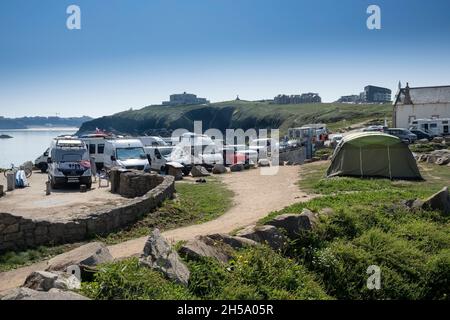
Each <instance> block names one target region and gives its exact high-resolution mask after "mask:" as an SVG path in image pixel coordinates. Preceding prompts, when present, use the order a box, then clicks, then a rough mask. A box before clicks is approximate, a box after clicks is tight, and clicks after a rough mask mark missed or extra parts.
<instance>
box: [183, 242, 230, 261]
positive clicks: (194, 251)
mask: <svg viewBox="0 0 450 320" xmlns="http://www.w3.org/2000/svg"><path fill="white" fill-rule="evenodd" d="M178 251H179V252H180V254H181V255H183V256H185V257H187V258H188V259H191V260H198V259H200V258H213V259H216V260H218V261H220V262H222V263H227V262H228V261H230V260H231V258H232V249H231V247H230V246H228V245H227V244H224V243H222V242H218V241H215V240H213V239H211V238H209V237H197V238H195V239H194V240H189V241H187V242H186V243H185V244H183V245H182V246H181V248H180V249H179V250H178Z"/></svg>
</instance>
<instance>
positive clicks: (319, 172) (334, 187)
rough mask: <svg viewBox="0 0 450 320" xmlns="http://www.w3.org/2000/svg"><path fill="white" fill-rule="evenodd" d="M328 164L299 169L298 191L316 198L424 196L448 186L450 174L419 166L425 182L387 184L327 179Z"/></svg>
mask: <svg viewBox="0 0 450 320" xmlns="http://www.w3.org/2000/svg"><path fill="white" fill-rule="evenodd" d="M328 166H329V162H326V163H318V164H317V163H313V164H308V165H304V166H302V167H301V171H300V176H301V180H300V181H299V183H298V184H299V187H300V188H301V189H302V190H304V191H307V192H310V193H315V194H325V195H327V194H337V193H340V192H359V191H379V190H406V191H410V192H414V193H417V194H418V195H423V194H424V191H427V192H428V193H429V192H436V191H438V190H440V189H442V188H443V187H445V186H447V185H448V184H449V182H450V170H449V169H448V167H446V166H438V165H433V164H427V163H419V164H418V166H419V170H420V173H421V174H422V177H423V178H424V181H404V180H392V181H391V180H389V179H381V178H363V179H361V178H354V177H334V178H326V177H325V175H326V170H327V168H328Z"/></svg>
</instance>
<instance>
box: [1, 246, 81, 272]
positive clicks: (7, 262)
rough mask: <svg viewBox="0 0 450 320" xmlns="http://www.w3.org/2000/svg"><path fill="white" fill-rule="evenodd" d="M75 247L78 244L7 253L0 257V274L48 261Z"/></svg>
mask: <svg viewBox="0 0 450 320" xmlns="http://www.w3.org/2000/svg"><path fill="white" fill-rule="evenodd" d="M77 246H79V244H66V245H61V246H54V247H46V246H40V247H38V248H36V249H29V250H25V251H20V252H7V253H5V254H2V255H0V272H5V271H10V270H13V269H17V268H19V267H24V266H27V265H30V264H33V263H36V262H39V261H43V260H46V259H50V258H51V257H54V256H56V255H58V254H61V253H64V252H66V251H69V250H72V249H74V248H76V247H77Z"/></svg>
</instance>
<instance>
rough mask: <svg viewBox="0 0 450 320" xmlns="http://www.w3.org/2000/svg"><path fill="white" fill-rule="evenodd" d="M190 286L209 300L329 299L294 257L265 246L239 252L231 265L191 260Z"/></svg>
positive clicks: (195, 292)
mask: <svg viewBox="0 0 450 320" xmlns="http://www.w3.org/2000/svg"><path fill="white" fill-rule="evenodd" d="M189 266H190V270H191V280H190V284H189V288H190V290H191V292H192V293H193V294H195V295H198V296H201V297H203V298H207V299H253V300H254V299H328V298H329V297H328V296H327V295H326V294H325V292H324V291H323V289H322V288H321V287H320V285H319V284H318V283H317V282H316V281H315V279H314V277H313V276H312V275H311V274H310V273H309V272H308V271H307V270H306V268H304V267H303V266H301V265H298V264H296V263H295V262H294V261H293V260H291V259H288V258H285V257H282V256H281V255H279V254H278V253H276V252H274V251H273V250H271V249H270V248H267V247H264V246H261V247H256V248H250V249H245V250H242V251H239V252H238V253H237V254H236V259H235V260H234V261H232V262H231V263H230V264H229V265H226V266H224V265H221V264H220V263H219V262H216V261H213V260H210V259H205V260H202V261H197V262H191V263H190V265H189Z"/></svg>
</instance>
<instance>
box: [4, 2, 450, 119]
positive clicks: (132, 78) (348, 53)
mask: <svg viewBox="0 0 450 320" xmlns="http://www.w3.org/2000/svg"><path fill="white" fill-rule="evenodd" d="M70 4H76V5H79V6H80V8H81V24H82V29H81V30H68V29H67V28H66V19H67V17H68V15H67V14H66V8H67V7H68V6H69V5H70ZM370 4H376V5H379V6H380V8H381V19H382V29H381V30H368V29H367V27H366V20H367V17H368V14H367V13H366V9H367V7H368V6H369V5H370ZM449 56H450V1H447V0H433V1H417V0H390V1H388V0H371V1H366V0H341V1H335V0H315V1H312V0H311V1H300V0H189V1H188V0H71V1H66V0H2V1H1V2H0V115H3V116H10V117H16V116H24V115H55V114H56V113H58V114H60V115H61V116H77V115H85V114H86V115H91V116H102V115H107V114H112V113H115V112H119V111H122V110H125V109H129V108H131V107H132V108H140V107H143V106H146V105H150V104H158V103H160V102H161V101H162V100H166V99H167V98H168V96H169V94H171V93H177V92H183V91H188V92H192V93H196V94H198V95H199V96H201V97H206V98H208V99H210V100H211V101H224V100H232V99H234V98H235V97H236V95H237V94H239V96H240V97H241V98H242V99H248V100H254V99H264V98H272V97H273V96H275V95H277V94H278V93H286V94H295V93H301V92H308V91H313V92H319V93H320V95H321V96H322V97H323V100H324V101H327V102H328V101H334V100H336V99H337V98H339V96H341V95H346V94H352V93H359V92H360V91H362V88H363V87H364V86H365V85H367V84H374V85H381V86H386V87H389V88H391V89H392V90H396V88H397V84H398V81H399V80H401V81H402V82H403V83H405V82H406V81H409V82H410V85H411V86H424V85H444V84H450V61H449V59H448V57H449Z"/></svg>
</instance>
